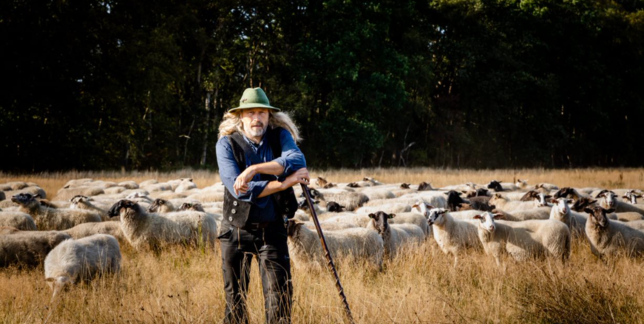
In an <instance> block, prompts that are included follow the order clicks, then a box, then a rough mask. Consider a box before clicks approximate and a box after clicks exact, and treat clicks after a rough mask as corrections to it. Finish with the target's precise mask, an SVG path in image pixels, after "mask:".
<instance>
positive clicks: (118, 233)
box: [63, 222, 127, 242]
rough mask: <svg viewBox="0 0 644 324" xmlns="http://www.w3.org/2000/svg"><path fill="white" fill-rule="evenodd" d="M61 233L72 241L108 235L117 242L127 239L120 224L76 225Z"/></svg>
mask: <svg viewBox="0 0 644 324" xmlns="http://www.w3.org/2000/svg"><path fill="white" fill-rule="evenodd" d="M63 232H65V233H67V234H69V235H71V237H72V238H74V239H79V238H83V237H87V236H92V235H94V234H109V235H112V236H114V237H115V238H116V239H117V240H119V242H126V241H127V239H126V238H125V235H123V231H122V230H121V223H120V222H100V223H84V224H78V225H76V226H74V227H72V228H70V229H66V230H64V231H63Z"/></svg>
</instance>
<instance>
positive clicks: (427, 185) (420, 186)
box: [418, 181, 434, 191]
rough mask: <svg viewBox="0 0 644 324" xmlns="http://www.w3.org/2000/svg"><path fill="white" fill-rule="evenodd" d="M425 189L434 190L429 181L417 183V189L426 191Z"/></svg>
mask: <svg viewBox="0 0 644 324" xmlns="http://www.w3.org/2000/svg"><path fill="white" fill-rule="evenodd" d="M427 190H434V188H432V184H431V183H428V182H425V181H423V182H421V183H419V184H418V191H427Z"/></svg>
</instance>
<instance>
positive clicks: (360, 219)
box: [324, 213, 371, 227]
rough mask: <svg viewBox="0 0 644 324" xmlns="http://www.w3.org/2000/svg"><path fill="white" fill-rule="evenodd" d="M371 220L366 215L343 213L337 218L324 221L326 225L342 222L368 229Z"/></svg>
mask: <svg viewBox="0 0 644 324" xmlns="http://www.w3.org/2000/svg"><path fill="white" fill-rule="evenodd" d="M370 220H371V219H370V218H369V216H367V215H366V214H354V213H343V214H339V215H337V216H333V217H329V218H327V219H325V220H324V222H325V223H331V222H340V223H348V224H353V225H356V226H358V227H367V224H369V221H370Z"/></svg>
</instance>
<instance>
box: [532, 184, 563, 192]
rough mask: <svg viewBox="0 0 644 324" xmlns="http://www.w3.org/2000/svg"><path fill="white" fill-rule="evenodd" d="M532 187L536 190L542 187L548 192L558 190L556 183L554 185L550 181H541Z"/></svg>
mask: <svg viewBox="0 0 644 324" xmlns="http://www.w3.org/2000/svg"><path fill="white" fill-rule="evenodd" d="M534 189H536V190H539V189H543V190H546V191H547V192H548V193H549V192H551V191H553V190H559V187H557V185H554V184H552V183H546V182H542V183H539V184H537V185H535V186H534Z"/></svg>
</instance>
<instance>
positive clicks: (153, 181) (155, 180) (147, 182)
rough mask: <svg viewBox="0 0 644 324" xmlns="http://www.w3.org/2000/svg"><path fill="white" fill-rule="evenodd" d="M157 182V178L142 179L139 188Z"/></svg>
mask: <svg viewBox="0 0 644 324" xmlns="http://www.w3.org/2000/svg"><path fill="white" fill-rule="evenodd" d="M157 183H159V181H158V180H157V179H149V180H145V181H142V182H140V183H139V188H142V187H145V186H149V185H153V184H157Z"/></svg>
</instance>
